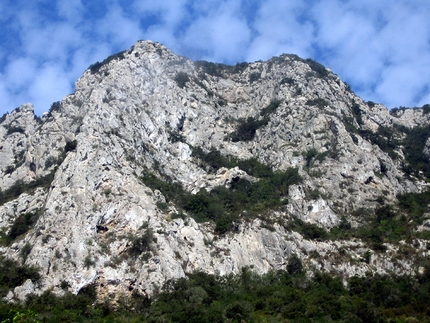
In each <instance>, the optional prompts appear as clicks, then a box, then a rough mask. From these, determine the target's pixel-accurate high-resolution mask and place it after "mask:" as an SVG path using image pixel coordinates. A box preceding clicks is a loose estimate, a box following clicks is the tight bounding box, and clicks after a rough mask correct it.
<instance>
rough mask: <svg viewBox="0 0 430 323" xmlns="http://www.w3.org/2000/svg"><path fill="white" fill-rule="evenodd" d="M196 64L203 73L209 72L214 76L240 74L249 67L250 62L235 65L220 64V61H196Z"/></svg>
mask: <svg viewBox="0 0 430 323" xmlns="http://www.w3.org/2000/svg"><path fill="white" fill-rule="evenodd" d="M194 64H195V66H196V67H197V68H198V69H200V70H201V71H202V72H203V73H205V74H209V75H212V76H217V77H223V73H224V72H227V73H232V74H238V73H241V72H243V71H244V70H245V69H246V68H247V67H248V65H249V64H248V63H237V64H236V65H234V66H230V65H225V64H219V63H211V62H207V61H196V62H194Z"/></svg>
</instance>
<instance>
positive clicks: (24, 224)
mask: <svg viewBox="0 0 430 323" xmlns="http://www.w3.org/2000/svg"><path fill="white" fill-rule="evenodd" d="M38 218H39V212H35V213H25V214H22V215H20V216H18V217H17V218H16V219H15V221H14V222H13V224H12V226H11V227H10V229H9V233H8V234H7V240H8V243H9V244H10V243H11V242H13V241H14V240H15V239H16V238H17V237H19V236H20V235H22V234H24V233H26V232H27V231H28V230H30V228H31V227H32V226H33V225H34V224H35V223H36V221H37V219H38Z"/></svg>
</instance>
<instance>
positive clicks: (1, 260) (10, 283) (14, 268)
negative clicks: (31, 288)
mask: <svg viewBox="0 0 430 323" xmlns="http://www.w3.org/2000/svg"><path fill="white" fill-rule="evenodd" d="M39 278H40V274H39V272H38V268H36V267H33V266H26V265H20V264H19V263H18V262H16V261H14V260H11V259H8V258H5V257H3V256H0V298H3V297H4V296H6V294H7V292H8V291H9V290H11V289H14V288H15V287H16V286H20V285H22V284H23V283H24V282H25V281H26V280H27V279H31V280H32V281H37V280H38V279H39ZM0 322H3V321H2V319H1V317H0Z"/></svg>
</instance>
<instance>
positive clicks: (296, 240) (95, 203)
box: [0, 41, 430, 299]
mask: <svg viewBox="0 0 430 323" xmlns="http://www.w3.org/2000/svg"><path fill="white" fill-rule="evenodd" d="M427 112H428V111H427V106H425V107H423V108H420V109H418V108H417V109H398V110H395V111H389V110H388V109H387V108H385V107H384V106H383V105H380V104H375V103H373V102H364V101H363V100H362V99H361V98H359V97H358V96H356V95H355V94H354V93H353V92H352V91H351V89H350V88H349V86H348V85H347V84H345V83H344V82H343V81H342V80H340V79H339V77H338V76H337V75H335V74H334V73H333V72H331V71H330V70H329V69H327V68H325V67H324V66H322V65H321V64H319V63H317V62H315V61H312V60H310V59H307V60H305V59H302V58H299V57H297V56H295V55H281V56H279V57H274V58H272V59H270V60H268V61H266V62H254V63H241V64H237V65H235V66H227V65H223V64H216V63H210V62H205V61H197V62H193V61H191V60H189V59H187V58H185V57H181V56H178V55H176V54H174V53H173V52H171V51H170V50H168V49H167V48H166V47H164V46H162V45H161V44H158V43H154V42H150V41H139V42H137V43H136V44H135V45H134V46H133V47H132V48H130V49H129V50H127V51H124V52H121V53H118V54H116V55H113V56H110V57H108V58H107V59H106V60H104V61H103V62H97V63H95V64H93V65H91V66H90V67H89V68H88V69H87V70H86V71H85V72H84V74H83V75H82V77H81V78H80V79H79V80H78V81H77V82H76V88H75V92H74V93H73V94H70V95H68V96H66V97H65V98H64V99H63V100H62V101H61V102H55V103H53V105H52V106H51V109H50V111H49V112H47V113H46V114H44V115H43V116H42V118H38V117H37V116H35V115H34V113H33V109H32V106H31V105H29V104H28V105H23V106H21V107H20V108H18V109H16V110H15V111H13V112H12V113H10V114H7V115H5V116H3V117H2V119H1V123H0V140H1V147H0V174H1V175H0V189H1V195H0V197H1V206H0V228H1V229H2V230H3V231H2V241H3V242H2V247H1V248H0V252H1V254H2V255H3V256H2V257H6V258H10V259H13V260H15V261H17V262H19V263H20V264H22V265H23V266H24V265H25V266H35V267H36V268H39V273H40V279H39V280H38V282H37V283H35V280H34V279H33V280H32V279H31V277H30V278H29V279H28V280H27V281H23V282H22V283H23V284H22V285H21V286H14V289H11V291H10V292H9V293H8V294H7V297H9V298H11V299H12V298H21V299H22V298H24V297H25V295H26V294H29V293H33V292H35V293H41V292H42V291H43V290H46V289H48V288H51V289H53V290H54V291H55V292H57V293H62V292H63V289H62V287H64V286H68V287H67V288H68V289H69V290H70V291H72V292H74V293H77V292H78V291H79V290H80V289H81V288H83V287H84V286H87V285H88V284H93V285H95V286H97V289H98V292H99V294H100V297H117V296H118V295H120V294H126V295H128V294H130V293H132V292H137V293H140V294H145V295H151V294H152V293H153V291H154V290H156V289H157V288H159V287H160V286H162V284H163V283H164V282H165V281H166V280H168V279H171V278H179V277H183V276H184V275H185V274H186V273H190V272H193V271H196V270H201V271H205V272H208V273H217V274H220V275H225V274H229V273H237V272H238V271H239V270H240V269H241V268H243V267H250V268H253V270H255V271H257V272H259V273H264V272H267V271H269V270H272V269H275V270H277V269H284V268H285V266H286V264H287V262H288V259H289V257H290V256H291V255H293V254H295V255H297V256H298V257H299V258H300V259H301V260H302V261H303V263H304V264H305V265H306V268H307V270H308V271H309V272H311V271H312V270H325V271H328V272H331V273H335V274H339V275H342V276H344V277H349V276H352V275H357V274H364V273H365V272H368V271H373V272H382V273H395V274H409V273H414V272H416V271H417V270H418V269H419V268H418V267H419V266H418V267H417V264H416V262H415V259H416V256H417V255H420V256H422V255H424V253H425V252H427V251H424V250H425V248H426V246H427V242H426V240H425V239H423V238H422V237H421V235H420V234H419V233H417V234H412V236H410V235H409V236H408V237H407V238H408V239H406V238H405V234H404V233H402V234H403V235H402V234H399V235H396V238H391V236H390V237H388V236H387V237H385V238H384V237H383V236H382V237H380V236H378V238H374V239H376V240H375V241H374V240H372V239H373V238H372V236H371V234H376V235H378V234H379V235H381V232H382V231H381V232H379V231H378V232H379V233H375V232H376V231H375V232H374V231H372V230H377V229H375V227H374V226H373V225H374V224H375V223H380V222H375V221H377V220H375V219H378V216H379V217H383V216H386V217H387V219H385V218H384V221H388V222H389V223H391V222H390V221H394V220H392V219H397V218H399V219H400V216H401V215H402V216H407V215H405V214H403V213H404V212H406V211H405V210H404V209H402V207H401V205H400V206H399V204H398V203H399V196H404V195H405V194H412V195H411V196H422V195H420V194H425V192H426V188H427V185H426V181H425V180H426V178H427V177H428V176H427V172H428V151H430V150H429V145H430V144H428V143H427V141H428V136H429V132H428V129H429V115H428V113H427ZM417 136H419V139H416V138H418V137H417ZM414 138H415V139H414ZM423 155H424V156H426V157H425V158H422V156H423ZM417 156H418V157H417ZM426 203H427V202H426ZM381 210H385V211H384V212H385V213H383V211H381ZM378 212H379V213H378ZM381 212H382V213H383V214H385V215H380V213H381ZM390 212H391V213H390ZM396 212H397V213H396ZM402 212H403V213H402ZM382 213H381V214H382ZM380 219H381V218H380ZM425 219H426V218H425V215H421V216H420V219H419V220H417V219H415V220H411V221H410V222H409V224H404V228H407V229H408V230H411V232H421V231H423V230H425V228H426V227H425V223H426V222H425ZM372 221H373V222H372ZM396 221H397V220H396ZM399 221H400V220H399ZM384 223H385V222H384ZM396 223H397V222H396ZM402 223H403V222H402ZM393 225H394V224H393ZM377 228H379V226H378V227H377ZM404 228H403V227H402V230H403V229H404ZM365 229H366V230H369V232H371V233H369V234H368V235H367V233H366V234H365V233H363V232H364V231H363V230H365ZM378 230H379V229H378ZM381 230H382V229H381ZM399 230H400V229H399ZM420 230H421V231H420ZM336 232H338V233H337V235H336V234H335V233H336ZM372 232H373V233H372ZM402 232H403V231H402ZM404 238H405V239H404ZM378 239H379V240H378ZM396 239H397V240H396ZM372 243H373V244H372ZM411 244H414V245H418V246H419V247H415V250H416V251H415V253H414V254H413V255H410V256H405V257H400V256H399V257H398V258H396V257H395V256H394V255H398V254H399V252H400V251H399V250H400V249H401V248H403V247H400V246H410V245H411ZM375 245H376V246H377V247H374V246H375ZM372 246H373V247H372ZM372 248H373V249H372ZM378 248H379V249H378ZM370 251H371V252H372V254H373V256H372V258H371V261H370V260H369V259H367V258H366V259H367V260H368V261H361V260H360V259H363V255H364V254H365V253H366V252H370ZM423 252H424V253H423ZM315 255H320V256H315Z"/></svg>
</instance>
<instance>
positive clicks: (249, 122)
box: [229, 117, 269, 142]
mask: <svg viewBox="0 0 430 323" xmlns="http://www.w3.org/2000/svg"><path fill="white" fill-rule="evenodd" d="M268 123H269V119H267V118H264V119H262V120H256V119H255V118H253V117H248V119H246V120H245V119H239V125H238V127H237V129H236V131H234V132H232V133H231V134H230V135H229V137H230V139H231V140H232V141H233V142H238V141H250V140H253V139H254V137H255V133H256V131H257V129H259V128H261V127H264V126H265V125H267V124H268Z"/></svg>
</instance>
